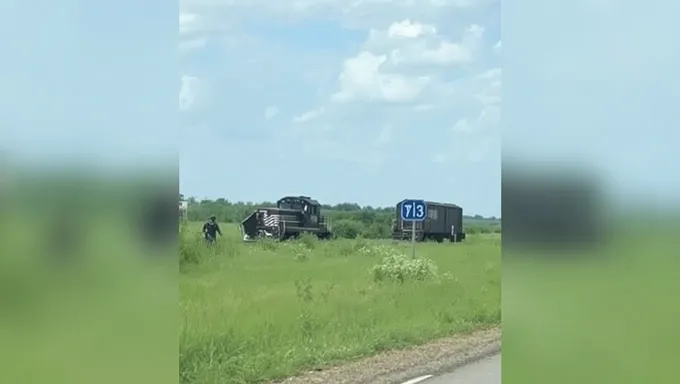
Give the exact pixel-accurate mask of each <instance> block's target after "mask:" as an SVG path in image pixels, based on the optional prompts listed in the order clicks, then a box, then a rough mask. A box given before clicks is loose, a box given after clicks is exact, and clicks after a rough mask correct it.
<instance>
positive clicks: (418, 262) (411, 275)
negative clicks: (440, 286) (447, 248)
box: [371, 249, 437, 283]
mask: <svg viewBox="0 0 680 384" xmlns="http://www.w3.org/2000/svg"><path fill="white" fill-rule="evenodd" d="M380 252H388V251H387V250H386V249H381V250H380ZM389 252H390V254H389V255H388V256H386V257H384V258H383V259H382V261H381V263H380V264H377V265H375V266H374V267H373V268H372V269H371V274H372V275H373V280H375V281H377V282H379V281H389V280H391V281H397V282H399V283H403V282H405V281H407V280H417V281H423V280H427V279H432V278H436V277H437V265H436V264H435V263H434V261H432V260H430V259H428V258H417V259H411V258H410V257H408V256H406V255H404V254H403V253H400V252H398V251H396V250H394V249H392V250H391V251H389Z"/></svg>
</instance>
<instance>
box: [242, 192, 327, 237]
mask: <svg viewBox="0 0 680 384" xmlns="http://www.w3.org/2000/svg"><path fill="white" fill-rule="evenodd" d="M240 229H241V235H242V236H243V240H245V241H249V240H255V239H262V238H272V239H276V240H286V239H290V238H295V237H298V236H300V235H301V234H302V233H311V234H314V235H316V236H317V237H318V238H320V239H329V238H331V237H332V232H331V227H330V221H329V220H328V218H327V217H326V216H323V215H322V214H321V204H319V202H318V201H316V200H313V199H312V198H310V197H309V196H286V197H283V198H281V199H280V200H279V201H277V202H276V207H262V208H258V209H256V210H255V211H254V212H253V213H251V214H250V215H249V216H248V217H246V218H245V220H243V221H242V222H241V225H240Z"/></svg>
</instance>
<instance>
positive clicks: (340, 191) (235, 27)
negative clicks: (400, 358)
mask: <svg viewBox="0 0 680 384" xmlns="http://www.w3.org/2000/svg"><path fill="white" fill-rule="evenodd" d="M179 24H180V46H179V50H180V71H181V90H180V96H179V103H180V124H181V130H182V137H183V138H184V139H183V142H182V144H181V150H180V189H181V191H182V193H184V194H185V195H187V196H196V197H199V198H200V197H209V198H216V197H224V198H226V199H229V200H233V201H239V200H241V201H256V202H259V201H272V200H276V199H278V198H279V197H281V196H284V195H308V196H312V197H314V198H316V199H318V200H319V201H321V202H322V203H328V204H336V203H341V202H356V203H359V204H361V205H372V206H391V205H394V204H396V203H397V202H398V201H400V200H402V199H405V198H423V199H427V200H432V201H442V202H451V203H456V204H459V205H461V206H462V207H463V208H464V210H465V212H466V213H468V214H482V215H485V216H492V215H495V216H499V215H500V202H501V201H500V200H501V193H500V187H501V180H500V176H501V173H500V169H501V167H500V139H501V136H500V133H501V132H500V108H501V94H500V85H501V46H502V43H501V36H500V32H501V31H500V2H498V1H478V0H438V1H435V0H432V1H428V0H423V1H418V2H412V1H406V0H395V1H384V0H364V1H354V2H352V1H346V0H345V1H342V0H323V1H300V0H296V1H289V0H284V1H276V2H274V1H258V0H243V1H241V0H236V1H229V2H226V3H225V2H217V1H215V2H213V1H198V0H196V1H193V0H189V1H183V2H181V6H180V19H179Z"/></svg>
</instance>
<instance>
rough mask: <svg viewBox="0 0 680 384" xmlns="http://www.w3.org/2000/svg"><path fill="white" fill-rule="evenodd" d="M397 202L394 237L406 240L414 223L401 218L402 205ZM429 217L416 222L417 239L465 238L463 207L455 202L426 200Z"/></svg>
mask: <svg viewBox="0 0 680 384" xmlns="http://www.w3.org/2000/svg"><path fill="white" fill-rule="evenodd" d="M402 203H403V202H401V201H400V202H399V203H397V206H396V209H395V218H394V220H393V225H392V238H393V239H397V240H406V239H410V238H411V235H412V234H411V231H412V228H413V227H412V225H413V223H412V222H410V221H404V220H402V219H401V205H402ZM426 204H427V218H426V219H425V220H424V221H421V222H416V223H415V225H416V241H424V240H434V241H437V242H442V241H444V240H445V239H449V240H450V241H451V242H460V241H463V240H464V239H465V231H464V229H463V208H461V207H460V206H458V205H455V204H447V203H437V202H434V201H426Z"/></svg>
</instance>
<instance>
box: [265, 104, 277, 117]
mask: <svg viewBox="0 0 680 384" xmlns="http://www.w3.org/2000/svg"><path fill="white" fill-rule="evenodd" d="M278 114H279V108H278V107H276V106H274V105H272V106H269V107H267V108H265V110H264V118H265V119H267V120H269V119H273V118H274V117H276V116H277V115H278Z"/></svg>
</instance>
